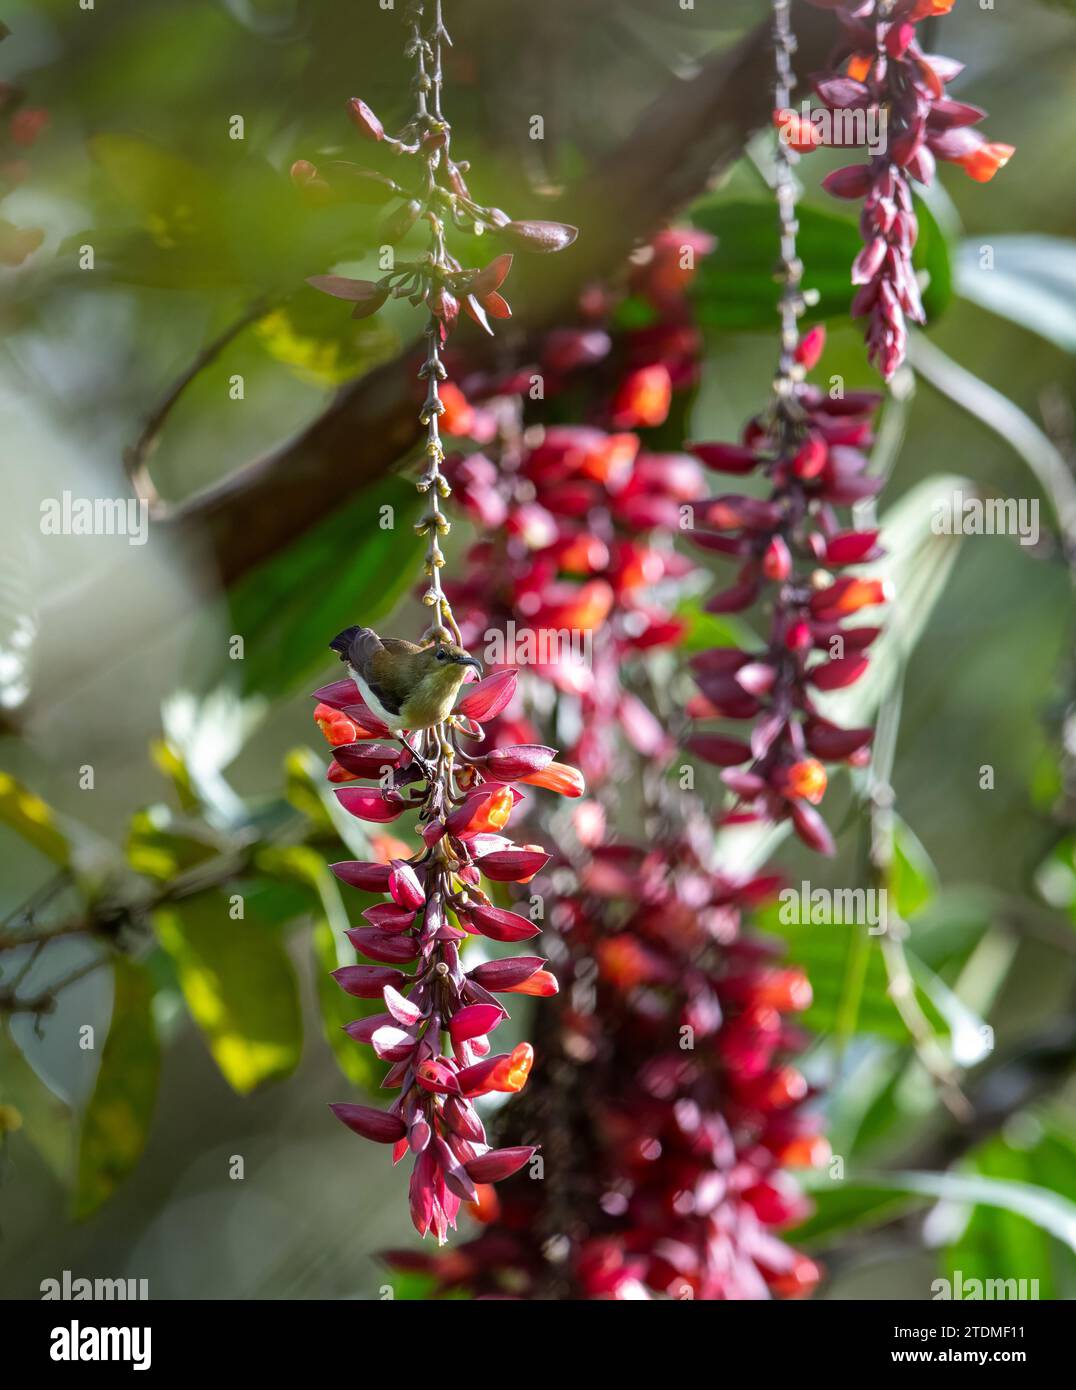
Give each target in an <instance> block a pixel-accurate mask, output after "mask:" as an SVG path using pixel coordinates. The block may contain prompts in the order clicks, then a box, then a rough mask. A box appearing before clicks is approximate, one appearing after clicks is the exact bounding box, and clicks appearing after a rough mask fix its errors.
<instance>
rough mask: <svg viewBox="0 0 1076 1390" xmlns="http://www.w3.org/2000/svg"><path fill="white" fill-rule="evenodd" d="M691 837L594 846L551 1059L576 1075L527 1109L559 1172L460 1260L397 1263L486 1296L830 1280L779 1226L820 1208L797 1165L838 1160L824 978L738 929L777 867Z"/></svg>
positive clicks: (582, 876)
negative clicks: (718, 868)
mask: <svg viewBox="0 0 1076 1390" xmlns="http://www.w3.org/2000/svg"><path fill="white" fill-rule="evenodd" d="M696 829H698V827H696ZM703 838H704V839H705V838H706V836H705V835H704V836H703ZM692 839H693V836H692V834H691V833H690V832H689V833H686V834H682V835H680V836H679V837H678V838H670V839H668V840H667V841H665V842H664V843H662V844H660V845H658V846H657V847H650V848H643V847H640V846H636V845H631V844H619V845H607V846H600V845H591V846H581V847H580V848H581V851H583V852H582V853H581V855H580V862H581V863H582V864H583V865H584V867H582V868H581V869H580V870H579V877H578V882H577V885H576V891H575V892H574V893H573V894H571V895H570V896H562V897H561V899H560V901H559V903H558V907H557V910H556V921H555V926H556V928H557V931H558V932H559V934H560V936H561V939H562V940H563V942H564V944H565V947H566V949H567V951H568V953H569V956H570V959H571V962H572V972H573V979H571V980H569V979H567V978H566V980H565V983H566V984H569V985H570V988H569V989H568V990H567V992H566V994H565V995H564V1004H563V1007H562V1008H561V1009H560V1010H559V1017H558V1025H559V1035H558V1041H557V1055H556V1058H555V1060H551V1062H550V1066H549V1068H548V1069H547V1071H548V1072H549V1073H550V1074H554V1073H555V1072H556V1071H558V1070H561V1069H564V1068H570V1076H571V1081H570V1083H568V1084H567V1085H564V1086H563V1087H562V1088H561V1090H560V1092H559V1093H557V1092H555V1091H554V1089H553V1088H552V1087H551V1084H550V1082H549V1080H548V1079H547V1080H546V1081H545V1083H544V1092H543V1093H535V1094H533V1095H532V1096H531V1097H530V1106H529V1108H527V1107H523V1108H521V1109H520V1110H519V1111H518V1112H517V1113H515V1114H513V1116H512V1117H511V1119H510V1125H511V1126H512V1129H513V1132H519V1131H522V1132H523V1133H524V1134H525V1133H526V1131H527V1125H528V1122H530V1123H531V1124H535V1125H539V1124H540V1125H541V1126H542V1128H543V1130H544V1131H545V1132H546V1133H548V1134H549V1136H550V1145H549V1148H550V1149H551V1150H552V1151H553V1154H555V1156H556V1158H557V1161H558V1164H559V1165H560V1166H559V1167H558V1169H557V1171H556V1172H550V1173H549V1174H547V1177H546V1180H545V1182H542V1183H536V1182H532V1181H528V1180H525V1179H521V1180H518V1181H516V1182H514V1183H512V1184H509V1185H508V1186H507V1187H506V1188H505V1189H503V1190H502V1192H501V1195H500V1197H499V1198H497V1199H494V1198H492V1197H489V1196H487V1197H486V1198H485V1199H484V1200H483V1201H482V1202H481V1203H480V1205H479V1207H478V1212H479V1218H480V1220H483V1221H484V1222H486V1223H487V1225H486V1227H485V1229H484V1230H483V1231H482V1232H481V1234H480V1235H478V1236H477V1238H475V1239H474V1240H471V1241H469V1242H466V1243H465V1244H464V1245H462V1246H461V1247H459V1248H458V1249H456V1250H455V1251H454V1252H453V1253H452V1254H451V1255H449V1256H448V1257H446V1258H443V1259H436V1260H432V1259H427V1258H424V1257H421V1256H415V1255H412V1254H410V1253H407V1252H397V1253H395V1254H394V1255H393V1256H392V1257H391V1258H392V1260H393V1262H394V1263H395V1264H397V1265H398V1266H404V1267H408V1268H419V1269H423V1270H426V1271H428V1272H432V1273H433V1274H434V1275H435V1276H436V1278H437V1280H438V1283H439V1286H440V1287H441V1288H442V1289H453V1288H459V1287H464V1288H467V1289H468V1290H470V1291H471V1292H472V1293H474V1294H477V1295H478V1296H487V1297H488V1296H502V1297H503V1296H504V1295H505V1294H512V1295H514V1296H517V1297H522V1298H542V1297H554V1296H555V1297H568V1298H588V1299H617V1300H619V1299H645V1298H651V1297H654V1296H658V1297H670V1298H678V1299H684V1298H699V1299H748V1298H750V1299H754V1298H767V1297H771V1296H773V1297H787V1296H792V1295H802V1294H805V1293H807V1292H809V1291H810V1290H811V1289H812V1288H813V1287H814V1285H815V1284H816V1283H817V1281H818V1278H819V1271H818V1269H817V1267H816V1266H815V1264H814V1263H813V1261H811V1260H810V1259H808V1258H807V1257H806V1256H804V1255H802V1254H799V1253H798V1252H796V1251H795V1250H794V1249H792V1248H791V1247H790V1246H788V1245H787V1244H786V1243H785V1242H784V1241H783V1240H782V1239H781V1238H780V1236H779V1235H778V1234H777V1232H779V1231H780V1229H781V1228H783V1227H785V1226H788V1225H792V1224H795V1223H796V1222H797V1221H799V1220H802V1218H803V1217H804V1216H805V1215H806V1214H807V1212H808V1209H809V1207H808V1203H807V1202H806V1200H805V1199H804V1198H803V1196H802V1195H801V1194H800V1192H799V1190H798V1189H797V1187H796V1185H795V1183H794V1182H793V1180H792V1179H791V1178H790V1176H789V1175H788V1173H787V1172H786V1171H784V1170H785V1169H787V1168H796V1167H805V1166H808V1165H818V1164H821V1163H824V1162H826V1161H827V1159H828V1157H829V1147H828V1144H827V1143H826V1141H825V1139H824V1138H823V1137H822V1136H821V1134H820V1132H819V1126H818V1120H817V1118H815V1117H812V1116H810V1115H808V1114H807V1113H806V1112H805V1111H804V1110H803V1104H804V1102H805V1101H807V1100H808V1099H809V1095H810V1093H809V1088H808V1085H807V1082H806V1080H805V1079H804V1077H803V1075H802V1074H801V1073H800V1072H799V1071H798V1070H796V1068H795V1066H794V1065H793V1061H792V1058H793V1056H794V1054H795V1052H796V1051H797V1050H798V1049H799V1048H800V1047H801V1045H802V1042H803V1038H802V1036H801V1034H800V1033H799V1031H798V1030H797V1029H795V1028H794V1027H793V1026H792V1025H791V1024H790V1022H789V1018H790V1016H791V1015H794V1014H795V1013H796V1012H797V1011H800V1010H802V1009H804V1008H805V1007H807V1005H809V1003H810V1001H811V990H810V985H809V983H808V981H807V979H806V977H805V976H804V975H803V974H802V972H800V971H797V970H790V969H787V968H782V967H781V965H780V964H779V962H778V961H777V960H776V959H775V958H774V954H773V953H772V952H771V951H770V950H769V949H768V948H767V947H765V946H763V945H760V944H758V943H754V942H751V941H749V940H748V941H745V940H743V939H741V937H740V924H741V915H742V912H743V910H744V909H746V908H748V907H750V906H751V905H753V904H755V903H757V902H759V901H761V900H763V899H765V898H766V897H768V896H769V895H770V894H771V893H772V892H773V890H774V888H775V887H776V884H777V880H775V879H773V878H771V877H766V876H763V877H758V878H754V879H750V880H745V881H739V882H737V881H734V880H732V879H730V878H727V877H725V876H723V875H720V874H715V873H714V872H712V871H711V870H708V869H707V868H706V867H705V866H704V864H703V863H702V861H700V859H699V857H698V854H697V851H696V848H695V845H694V844H693V843H692ZM562 973H565V972H563V971H562ZM558 1116H559V1119H560V1124H561V1126H562V1128H564V1129H568V1130H570V1132H569V1133H568V1134H565V1135H564V1136H563V1138H559V1137H558V1130H557V1117H558Z"/></svg>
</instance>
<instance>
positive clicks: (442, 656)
mask: <svg viewBox="0 0 1076 1390" xmlns="http://www.w3.org/2000/svg"><path fill="white" fill-rule="evenodd" d="M447 656H448V652H446V651H445V650H444V649H443V648H440V649H438V652H437V660H438V661H444V659H445V658H446V657H447Z"/></svg>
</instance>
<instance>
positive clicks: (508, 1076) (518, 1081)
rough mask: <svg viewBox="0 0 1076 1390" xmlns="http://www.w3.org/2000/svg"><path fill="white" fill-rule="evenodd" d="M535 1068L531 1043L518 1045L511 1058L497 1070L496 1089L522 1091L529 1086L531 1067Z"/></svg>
mask: <svg viewBox="0 0 1076 1390" xmlns="http://www.w3.org/2000/svg"><path fill="white" fill-rule="evenodd" d="M533 1066H534V1048H533V1047H532V1046H531V1045H530V1043H529V1042H521V1043H517V1044H516V1046H515V1047H514V1048H513V1049H512V1052H511V1054H510V1056H509V1057H507V1058H506V1059H505V1061H504V1062H502V1063H501V1065H500V1066H499V1067H498V1068H497V1071H496V1073H495V1078H496V1081H495V1089H496V1090H498V1091H509V1092H516V1091H522V1089H523V1087H524V1086H525V1085H526V1084H527V1077H528V1076H529V1075H530V1071H531V1067H533Z"/></svg>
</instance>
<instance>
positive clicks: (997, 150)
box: [959, 141, 1016, 183]
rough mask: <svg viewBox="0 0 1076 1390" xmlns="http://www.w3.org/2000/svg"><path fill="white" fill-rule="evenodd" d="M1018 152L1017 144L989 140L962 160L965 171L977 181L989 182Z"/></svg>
mask: <svg viewBox="0 0 1076 1390" xmlns="http://www.w3.org/2000/svg"><path fill="white" fill-rule="evenodd" d="M1015 153H1016V146H1015V145H1003V144H1001V143H1000V142H999V141H987V143H986V144H984V145H980V146H979V148H978V149H977V150H975V151H974V152H973V153H972V154H969V155H968V156H966V158H964V159H962V160H960V161H959V162H960V165H961V167H962V168H963V169H964V172H965V173H966V174H968V175H969V176H970V177H971V178H973V179H974V180H975V181H976V183H989V182H990V180H991V179H992V178H993V177H994V175H995V174H996V173H997V171H998V170H999V169H1004V167H1005V165H1006V164H1008V162H1009V160H1010V159H1012V157H1013V155H1014V154H1015Z"/></svg>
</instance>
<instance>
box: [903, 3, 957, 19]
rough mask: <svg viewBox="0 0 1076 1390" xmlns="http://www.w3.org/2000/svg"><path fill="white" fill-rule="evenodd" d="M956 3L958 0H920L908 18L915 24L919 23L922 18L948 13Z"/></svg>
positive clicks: (932, 17)
mask: <svg viewBox="0 0 1076 1390" xmlns="http://www.w3.org/2000/svg"><path fill="white" fill-rule="evenodd" d="M955 4H956V0H919V3H918V4H917V5H916V7H915V9H914V10H912V12H911V14H910V15H909V16H908V18H909V19H910V20H911V22H912V23H913V24H918V23H919V21H920V20H921V19H936V18H937V17H938V16H939V15H943V14H948V13H949V11H950V10H951V9H952V8H953V6H954V5H955Z"/></svg>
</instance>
